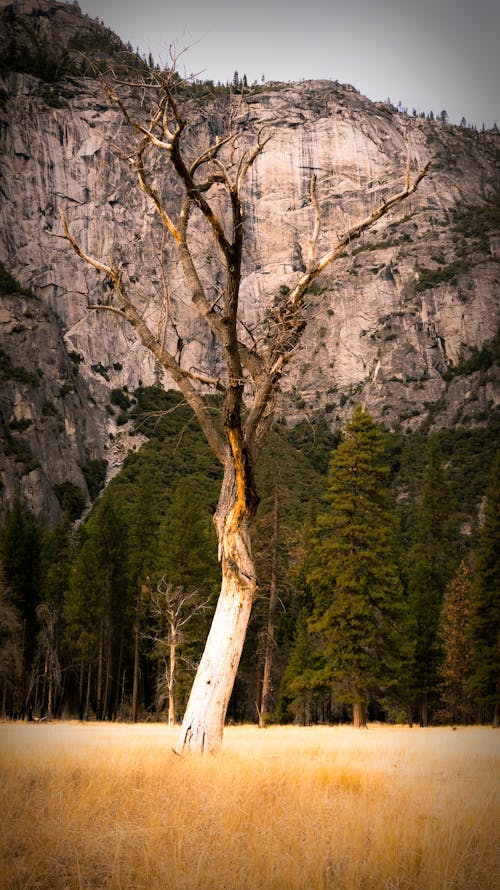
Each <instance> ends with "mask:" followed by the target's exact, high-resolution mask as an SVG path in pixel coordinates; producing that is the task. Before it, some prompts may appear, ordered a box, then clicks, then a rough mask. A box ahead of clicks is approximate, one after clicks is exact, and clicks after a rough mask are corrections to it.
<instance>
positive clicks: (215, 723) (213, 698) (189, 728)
mask: <svg viewBox="0 0 500 890" xmlns="http://www.w3.org/2000/svg"><path fill="white" fill-rule="evenodd" d="M223 490H224V486H223ZM224 500H225V498H224V495H223V493H222V494H221V500H220V501H219V508H218V511H217V516H216V525H217V528H218V530H219V540H220V543H219V548H220V557H221V565H222V585H221V591H220V594H219V599H218V602H217V608H216V610H215V615H214V618H213V621H212V626H211V628H210V633H209V635H208V638H207V642H206V645H205V650H204V652H203V656H202V659H201V662H200V665H199V667H198V671H197V674H196V677H195V680H194V683H193V688H192V690H191V694H190V697H189V702H188V705H187V708H186V712H185V714H184V719H183V721H182V728H181V735H180V738H179V741H178V744H177V747H176V752H177V753H178V754H185V753H187V752H188V751H192V752H197V753H199V754H202V753H216V752H217V751H218V750H219V748H220V745H221V742H222V733H223V730H224V721H225V718H226V712H227V706H228V704H229V699H230V697H231V692H232V690H233V686H234V681H235V679H236V673H237V671H238V665H239V662H240V657H241V652H242V650H243V644H244V642H245V636H246V631H247V627H248V621H249V618H250V612H251V609H252V602H253V599H254V595H255V588H256V581H255V572H254V567H253V562H252V556H251V549H250V540H249V536H248V521H247V517H246V516H245V515H243V516H242V515H241V511H240V510H239V507H238V504H234V502H233V505H232V507H231V509H230V510H229V511H227V510H223V509H222V507H221V504H223V503H224Z"/></svg>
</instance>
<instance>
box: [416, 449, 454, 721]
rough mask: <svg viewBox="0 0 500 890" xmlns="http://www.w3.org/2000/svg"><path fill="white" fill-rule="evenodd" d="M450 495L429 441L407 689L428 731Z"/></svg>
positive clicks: (448, 568) (449, 565) (447, 572)
mask: <svg viewBox="0 0 500 890" xmlns="http://www.w3.org/2000/svg"><path fill="white" fill-rule="evenodd" d="M451 514H452V510H451V492H450V490H449V487H448V485H447V481H446V478H445V474H444V471H443V467H442V456H441V450H440V446H439V440H438V438H437V437H436V436H432V437H430V439H429V442H428V448H427V464H426V468H425V470H424V474H423V478H422V485H421V490H420V497H419V503H418V507H417V510H416V516H415V526H414V543H413V546H412V547H411V548H410V553H409V560H408V574H409V578H408V586H409V596H410V606H411V613H412V622H413V629H414V636H415V655H414V663H413V670H412V685H413V691H414V696H415V702H416V707H417V709H418V715H419V721H420V724H421V725H422V726H427V725H428V723H429V719H430V712H431V710H432V706H433V705H434V704H436V703H437V702H438V697H439V695H438V687H439V675H438V666H439V662H440V659H441V651H440V641H439V635H438V628H439V617H440V614H441V606H442V603H443V597H444V592H445V589H446V585H447V584H448V582H449V581H450V578H451V577H452V574H453V570H454V566H455V565H456V553H455V546H454V544H453V530H452V524H451V518H450V517H451Z"/></svg>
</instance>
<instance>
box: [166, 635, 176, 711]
mask: <svg viewBox="0 0 500 890" xmlns="http://www.w3.org/2000/svg"><path fill="white" fill-rule="evenodd" d="M176 660H177V633H176V630H175V626H174V625H173V624H171V625H170V652H169V676H168V725H169V726H174V725H175V694H174V686H175V664H176Z"/></svg>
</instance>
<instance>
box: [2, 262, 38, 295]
mask: <svg viewBox="0 0 500 890" xmlns="http://www.w3.org/2000/svg"><path fill="white" fill-rule="evenodd" d="M0 293H3V294H21V296H23V297H29V298H30V299H31V300H37V299H38V297H36V296H35V294H34V293H33V292H32V291H31V290H29V288H26V287H23V286H22V284H20V283H19V281H17V279H16V278H14V276H13V275H11V274H10V272H9V271H8V270H7V269H6V268H5V266H4V264H3V263H0Z"/></svg>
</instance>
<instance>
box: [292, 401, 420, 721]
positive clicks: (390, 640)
mask: <svg viewBox="0 0 500 890" xmlns="http://www.w3.org/2000/svg"><path fill="white" fill-rule="evenodd" d="M388 476H389V466H388V462H387V458H386V453H385V442H384V434H383V432H382V430H381V429H380V427H379V426H377V425H376V424H375V423H374V421H373V420H372V418H371V417H370V415H369V414H368V413H367V412H366V411H364V410H363V408H362V407H361V406H360V405H358V407H357V408H356V409H355V411H354V414H353V416H352V419H351V421H350V422H349V423H348V424H347V425H346V428H345V433H344V437H343V440H342V442H341V444H340V445H339V447H338V448H337V450H336V451H335V452H334V453H333V456H332V459H331V464H330V471H329V478H328V494H327V496H326V501H327V504H328V509H327V510H326V511H325V512H324V513H322V514H320V515H319V516H318V519H317V524H316V536H315V544H314V552H313V557H312V561H313V569H312V571H311V572H310V575H309V583H310V584H311V586H312V588H313V591H314V598H315V615H314V621H313V623H312V625H311V626H312V628H313V629H314V630H315V631H316V632H318V633H320V634H321V636H322V638H323V641H324V652H325V656H326V662H327V671H328V675H329V679H330V682H331V684H332V687H333V692H334V696H335V698H336V700H337V701H340V702H345V703H346V704H349V705H350V706H352V711H353V722H354V725H355V726H363V725H365V723H366V719H367V706H368V704H369V702H370V701H371V700H372V699H377V700H378V701H380V702H384V703H389V702H390V701H391V699H392V697H393V695H394V693H395V692H396V690H397V689H398V687H400V686H401V685H402V684H403V682H404V677H405V673H406V671H407V661H408V656H409V643H408V636H407V625H406V607H405V602H404V598H403V588H402V584H401V581H400V578H399V571H398V566H397V560H396V548H395V536H394V533H395V528H394V512H393V510H392V509H391V503H390V499H389V494H388Z"/></svg>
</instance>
